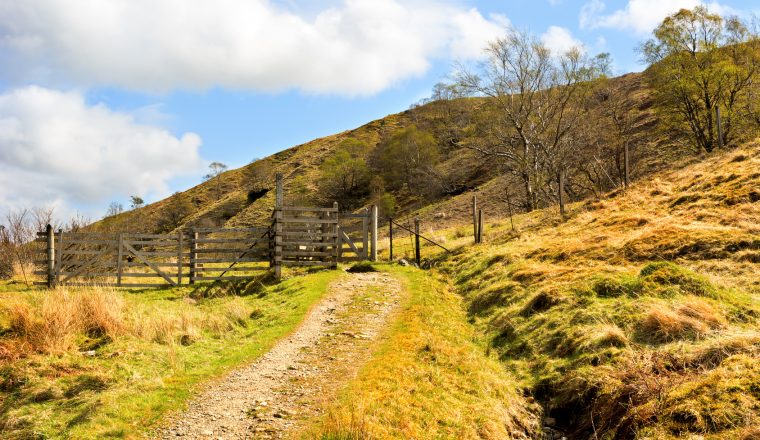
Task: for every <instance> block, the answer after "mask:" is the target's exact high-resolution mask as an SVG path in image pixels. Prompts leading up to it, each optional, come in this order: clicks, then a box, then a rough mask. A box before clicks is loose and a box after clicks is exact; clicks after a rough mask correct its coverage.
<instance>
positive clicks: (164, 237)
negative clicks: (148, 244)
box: [124, 234, 177, 241]
mask: <svg viewBox="0 0 760 440" xmlns="http://www.w3.org/2000/svg"><path fill="white" fill-rule="evenodd" d="M136 238H137V239H141V238H158V239H162V240H175V241H176V240H177V236H176V235H171V234H124V240H125V241H131V240H133V239H136Z"/></svg>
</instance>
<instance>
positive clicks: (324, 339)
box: [157, 273, 400, 439]
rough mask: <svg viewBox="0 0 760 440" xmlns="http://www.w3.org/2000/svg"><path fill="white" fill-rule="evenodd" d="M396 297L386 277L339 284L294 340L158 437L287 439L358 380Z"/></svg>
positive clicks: (230, 379)
mask: <svg viewBox="0 0 760 440" xmlns="http://www.w3.org/2000/svg"><path fill="white" fill-rule="evenodd" d="M399 292H400V286H399V283H398V281H396V280H395V279H393V278H392V277H390V276H389V275H386V274H382V273H364V274H353V275H350V276H348V277H342V278H341V279H339V280H338V281H336V282H334V283H333V284H332V285H331V286H330V287H329V290H328V292H327V295H326V296H325V298H324V299H323V300H322V301H321V303H319V304H318V305H317V306H316V307H315V308H314V309H313V310H312V312H311V313H310V314H309V315H308V316H307V317H306V319H305V320H304V322H303V323H302V324H301V325H300V327H298V329H296V331H295V332H294V333H293V334H291V335H290V336H288V337H286V338H284V339H283V340H282V341H280V342H278V343H277V344H276V345H275V346H274V348H272V350H271V351H269V353H267V354H265V355H264V356H262V357H261V358H259V359H258V360H257V361H256V362H254V363H253V364H250V365H248V366H246V367H243V368H240V369H238V370H235V371H233V372H232V373H231V374H229V375H228V376H227V377H225V378H223V379H221V380H219V381H216V382H213V383H211V384H210V385H209V386H208V387H207V389H206V390H205V391H203V392H202V393H201V394H200V395H198V396H197V397H196V398H195V399H193V400H192V401H191V402H190V404H189V407H188V409H187V411H185V412H184V413H181V414H177V415H175V416H174V417H173V418H171V419H170V420H169V422H168V423H167V425H166V426H168V427H167V428H164V429H161V430H160V431H159V432H158V433H157V437H159V438H164V439H168V438H175V439H176V438H198V439H209V438H211V439H241V438H261V439H280V438H287V437H289V435H291V434H293V433H295V432H296V431H297V430H298V429H299V428H300V427H302V426H303V425H304V422H306V421H307V420H309V419H310V418H312V417H315V416H318V415H320V414H321V412H322V408H323V406H324V404H325V403H327V402H329V401H330V400H331V399H332V398H333V397H334V396H335V394H336V393H337V391H338V390H339V389H340V387H341V385H343V384H345V383H346V382H347V381H348V380H350V379H351V378H352V377H353V376H355V374H356V372H357V371H358V370H359V368H360V367H361V365H363V364H364V362H365V361H366V360H367V358H368V357H369V354H370V350H371V344H372V342H373V340H375V339H377V337H378V335H379V332H380V331H381V330H382V328H383V326H384V325H385V324H386V321H387V319H388V316H389V315H390V313H391V312H392V311H393V310H394V309H395V308H396V306H397V305H398V303H399Z"/></svg>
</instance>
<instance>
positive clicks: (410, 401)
mask: <svg viewBox="0 0 760 440" xmlns="http://www.w3.org/2000/svg"><path fill="white" fill-rule="evenodd" d="M390 270H391V271H392V273H395V274H396V276H399V277H401V278H402V280H403V281H404V287H405V298H404V300H403V305H402V310H401V311H400V312H399V316H398V317H397V320H396V322H395V323H394V324H393V326H392V327H391V328H390V329H389V330H388V331H387V332H386V334H385V340H384V342H383V343H382V345H381V346H380V347H379V348H378V349H377V351H376V352H375V353H374V355H373V357H372V360H371V362H369V363H368V364H367V365H366V366H365V367H364V368H363V369H362V370H361V371H360V372H359V374H358V376H357V378H356V379H354V380H353V381H351V383H350V384H349V385H348V387H347V389H345V390H344V392H343V394H342V396H341V398H340V399H339V400H338V401H337V402H334V403H332V404H331V405H329V406H328V408H327V410H328V411H327V416H326V417H325V418H323V419H322V420H320V422H319V423H318V424H317V426H315V427H313V428H312V429H311V430H308V431H307V432H306V433H304V435H303V436H302V438H322V439H325V440H327V439H395V438H410V439H412V438H414V439H423V438H456V439H494V440H495V439H508V438H532V437H534V436H536V435H538V432H539V429H540V428H539V425H540V419H539V414H538V411H537V410H538V408H537V407H536V406H535V405H533V404H531V403H530V402H529V401H528V399H526V398H525V397H524V396H522V395H521V394H520V392H519V390H518V387H517V384H516V383H515V382H514V381H513V380H512V378H511V377H510V375H508V374H506V372H504V371H503V370H502V368H501V367H500V366H499V364H498V363H497V362H496V361H495V360H494V359H490V358H489V357H487V356H484V355H483V352H482V350H483V348H482V347H480V346H479V345H478V344H477V343H474V342H473V339H475V334H474V333H473V329H472V327H471V326H470V325H469V324H468V323H467V321H466V316H465V313H464V311H463V310H462V308H461V303H460V299H459V298H457V297H456V296H455V295H454V294H453V293H452V292H450V291H449V289H448V287H447V286H445V285H444V284H442V283H440V282H437V281H435V280H433V279H431V277H429V276H428V275H427V274H425V273H423V272H420V271H417V270H406V269H398V268H393V269H390Z"/></svg>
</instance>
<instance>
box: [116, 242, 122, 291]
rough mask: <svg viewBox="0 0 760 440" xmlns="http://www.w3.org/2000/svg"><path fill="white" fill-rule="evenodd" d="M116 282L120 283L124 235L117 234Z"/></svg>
mask: <svg viewBox="0 0 760 440" xmlns="http://www.w3.org/2000/svg"><path fill="white" fill-rule="evenodd" d="M116 264H117V267H116V284H117V285H121V275H122V274H123V272H124V269H123V267H122V265H123V264H124V235H123V234H119V251H118V256H117V258H116Z"/></svg>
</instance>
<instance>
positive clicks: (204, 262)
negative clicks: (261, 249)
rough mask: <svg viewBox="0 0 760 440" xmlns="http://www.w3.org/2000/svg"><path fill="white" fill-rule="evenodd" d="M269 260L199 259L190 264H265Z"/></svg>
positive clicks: (191, 261)
mask: <svg viewBox="0 0 760 440" xmlns="http://www.w3.org/2000/svg"><path fill="white" fill-rule="evenodd" d="M266 261H268V259H267V258H232V257H230V258H198V259H195V260H190V263H195V264H207V263H264V262H266Z"/></svg>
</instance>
